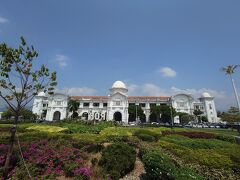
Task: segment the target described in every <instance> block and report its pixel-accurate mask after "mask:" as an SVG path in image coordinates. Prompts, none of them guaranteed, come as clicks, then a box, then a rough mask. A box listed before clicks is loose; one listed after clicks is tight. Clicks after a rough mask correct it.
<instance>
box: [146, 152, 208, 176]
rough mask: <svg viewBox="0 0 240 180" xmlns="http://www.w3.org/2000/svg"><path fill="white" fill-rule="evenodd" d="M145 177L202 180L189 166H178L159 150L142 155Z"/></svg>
mask: <svg viewBox="0 0 240 180" xmlns="http://www.w3.org/2000/svg"><path fill="white" fill-rule="evenodd" d="M143 163H144V166H145V169H146V178H147V179H151V180H152V179H153V180H162V179H164V180H172V179H176V180H185V179H188V180H191V179H192V180H196V179H197V180H202V179H204V178H203V177H202V176H201V175H199V174H197V173H196V172H195V171H193V170H192V169H189V168H178V167H176V166H175V164H174V163H173V162H172V161H171V159H170V158H169V157H167V156H165V155H163V154H161V153H160V152H157V151H150V152H148V153H146V154H145V155H144V156H143Z"/></svg>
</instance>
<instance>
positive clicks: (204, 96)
mask: <svg viewBox="0 0 240 180" xmlns="http://www.w3.org/2000/svg"><path fill="white" fill-rule="evenodd" d="M210 97H212V96H211V95H210V94H209V93H207V92H204V93H202V98H210Z"/></svg>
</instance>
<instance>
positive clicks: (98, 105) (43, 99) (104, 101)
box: [32, 81, 218, 123]
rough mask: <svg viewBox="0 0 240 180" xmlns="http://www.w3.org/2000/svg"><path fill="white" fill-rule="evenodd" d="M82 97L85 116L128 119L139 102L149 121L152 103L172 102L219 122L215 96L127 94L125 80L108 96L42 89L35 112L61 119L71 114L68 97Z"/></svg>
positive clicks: (81, 111)
mask: <svg viewBox="0 0 240 180" xmlns="http://www.w3.org/2000/svg"><path fill="white" fill-rule="evenodd" d="M69 99H74V100H77V101H79V109H78V111H77V114H78V116H79V117H80V118H81V119H85V120H108V121H114V120H115V121H121V122H123V123H128V122H129V113H128V107H129V105H130V104H135V105H139V106H140V107H141V108H142V110H143V112H144V114H145V116H146V122H149V121H150V114H151V108H150V107H151V106H161V105H169V106H172V107H173V108H175V109H176V111H177V112H183V113H188V114H190V115H193V111H194V110H195V109H199V110H201V111H202V112H203V115H205V116H206V117H207V118H208V121H209V122H218V118H217V113H216V108H215V103H214V97H211V96H210V95H209V94H208V93H203V95H202V96H201V97H200V98H199V100H194V98H193V97H192V96H191V95H189V94H177V95H174V96H172V97H161V96H128V89H127V87H126V85H125V84H124V83H123V82H122V81H116V82H114V83H113V85H112V87H111V88H110V93H109V95H108V96H71V97H69V96H67V95H64V94H59V93H56V94H54V95H52V96H46V95H45V94H44V93H39V94H38V96H36V98H35V99H34V104H33V110H32V111H33V113H35V114H37V115H38V117H39V118H42V119H46V120H48V121H53V120H62V119H65V118H67V117H70V116H71V115H72V114H71V112H68V100H69Z"/></svg>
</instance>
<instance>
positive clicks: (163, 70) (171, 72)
mask: <svg viewBox="0 0 240 180" xmlns="http://www.w3.org/2000/svg"><path fill="white" fill-rule="evenodd" d="M159 72H160V73H161V74H162V76H164V77H175V76H176V75H177V73H176V71H174V70H173V69H172V68H170V67H163V68H161V69H160V70H159Z"/></svg>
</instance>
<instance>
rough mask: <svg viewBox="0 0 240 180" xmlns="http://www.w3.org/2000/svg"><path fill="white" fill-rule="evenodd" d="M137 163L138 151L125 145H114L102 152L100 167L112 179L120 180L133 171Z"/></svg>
mask: <svg viewBox="0 0 240 180" xmlns="http://www.w3.org/2000/svg"><path fill="white" fill-rule="evenodd" d="M135 161H136V151H135V149H134V148H133V147H131V146H129V145H127V144H124V143H114V144H111V145H109V146H108V147H106V149H104V150H103V152H102V157H101V159H100V161H99V165H100V166H102V167H103V169H104V171H105V172H106V173H107V174H109V175H110V176H111V178H112V179H119V178H120V177H123V176H124V175H126V174H127V173H129V172H130V171H132V170H133V168H134V164H135Z"/></svg>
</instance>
